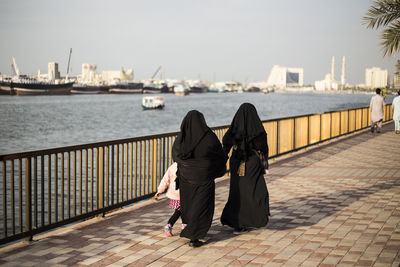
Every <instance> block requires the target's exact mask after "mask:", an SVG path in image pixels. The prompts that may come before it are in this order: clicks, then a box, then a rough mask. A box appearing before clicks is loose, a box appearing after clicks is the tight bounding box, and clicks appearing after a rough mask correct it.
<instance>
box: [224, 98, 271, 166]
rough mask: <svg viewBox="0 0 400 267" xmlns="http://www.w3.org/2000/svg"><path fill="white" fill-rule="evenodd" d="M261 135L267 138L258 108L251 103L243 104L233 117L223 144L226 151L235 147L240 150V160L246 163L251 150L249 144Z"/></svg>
mask: <svg viewBox="0 0 400 267" xmlns="http://www.w3.org/2000/svg"><path fill="white" fill-rule="evenodd" d="M260 135H265V136H266V132H265V129H264V126H263V125H262V122H261V120H260V117H259V116H258V114H257V110H256V108H255V107H254V105H252V104H250V103H243V104H242V105H241V106H240V107H239V109H238V111H237V112H236V114H235V116H234V117H233V120H232V123H231V125H230V127H229V129H228V131H227V132H226V134H225V136H224V138H223V144H224V146H225V149H226V148H228V149H230V148H231V146H232V145H235V146H236V147H237V149H238V150H239V151H238V152H239V153H238V156H239V157H240V159H242V160H245V161H246V160H247V158H248V156H249V153H250V149H251V147H249V144H250V143H251V142H252V141H253V140H254V139H255V138H256V137H258V136H260ZM226 152H228V151H226Z"/></svg>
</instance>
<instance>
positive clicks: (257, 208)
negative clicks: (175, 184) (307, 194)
mask: <svg viewBox="0 0 400 267" xmlns="http://www.w3.org/2000/svg"><path fill="white" fill-rule="evenodd" d="M223 147H224V150H225V151H226V152H228V151H229V150H230V149H231V148H232V147H233V151H232V156H231V158H230V171H231V180H230V187H229V197H228V202H227V203H226V205H225V208H224V210H223V212H222V216H221V223H222V224H223V225H228V226H231V227H233V228H247V227H262V226H265V225H266V224H267V223H268V216H269V215H270V213H269V196H268V190H267V186H266V183H265V180H264V169H263V166H262V164H261V161H260V159H259V157H258V156H257V154H256V152H255V151H261V152H263V153H264V155H265V157H268V145H267V134H266V132H265V130H264V127H263V126H262V123H261V120H260V119H259V117H258V115H257V111H256V109H255V107H254V106H253V105H251V104H248V103H245V104H242V105H241V106H240V108H239V110H238V111H237V112H236V115H235V117H234V118H233V121H232V124H231V126H230V128H229V130H228V131H227V132H226V134H225V136H224V138H223ZM241 162H244V164H245V173H244V176H239V174H238V169H239V166H240V164H241Z"/></svg>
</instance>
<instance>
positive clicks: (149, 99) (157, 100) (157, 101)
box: [142, 96, 164, 110]
mask: <svg viewBox="0 0 400 267" xmlns="http://www.w3.org/2000/svg"><path fill="white" fill-rule="evenodd" d="M142 107H143V109H144V110H147V109H163V108H164V98H163V97H160V96H144V97H143V98H142Z"/></svg>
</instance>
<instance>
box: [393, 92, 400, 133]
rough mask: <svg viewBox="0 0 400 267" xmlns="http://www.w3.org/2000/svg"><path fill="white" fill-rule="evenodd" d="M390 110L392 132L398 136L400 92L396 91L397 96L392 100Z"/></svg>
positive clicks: (399, 128)
mask: <svg viewBox="0 0 400 267" xmlns="http://www.w3.org/2000/svg"><path fill="white" fill-rule="evenodd" d="M392 109H393V120H394V131H395V133H396V134H400V90H399V91H397V96H396V97H395V98H394V99H393V102H392Z"/></svg>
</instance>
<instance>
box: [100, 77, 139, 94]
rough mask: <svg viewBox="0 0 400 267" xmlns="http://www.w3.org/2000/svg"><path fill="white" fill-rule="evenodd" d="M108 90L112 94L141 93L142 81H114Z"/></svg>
mask: <svg viewBox="0 0 400 267" xmlns="http://www.w3.org/2000/svg"><path fill="white" fill-rule="evenodd" d="M108 91H109V92H110V93H112V94H142V93H143V83H141V82H133V81H125V80H122V81H115V82H113V83H112V84H111V85H110V89H108Z"/></svg>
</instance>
